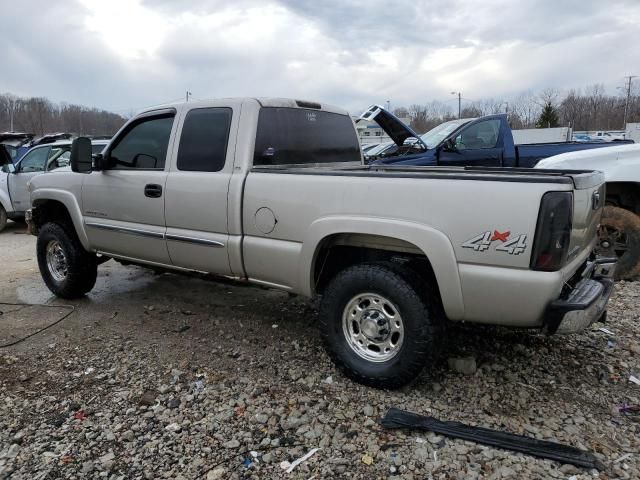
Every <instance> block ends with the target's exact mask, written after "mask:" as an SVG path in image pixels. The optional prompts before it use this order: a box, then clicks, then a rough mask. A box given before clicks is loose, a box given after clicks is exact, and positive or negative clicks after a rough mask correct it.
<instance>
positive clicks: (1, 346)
mask: <svg viewBox="0 0 640 480" xmlns="http://www.w3.org/2000/svg"><path fill="white" fill-rule="evenodd" d="M0 305H7V306H13V307H23V308H24V307H47V308H67V309H69V312H67V313H66V314H65V315H63V316H62V317H61V318H59V319H58V320H56V321H55V322H53V323H50V324H49V325H47V326H45V327H43V328H41V329H40V330H36V331H35V332H33V333H30V334H29V335H27V336H25V337H22V338H19V339H18V340H14V341H13V342H9V343H5V344H4V345H0V348H8V347H12V346H14V345H17V344H18V343H20V342H24V341H25V340H27V339H29V338H31V337H34V336H36V335H38V334H39V333H42V332H44V331H45V330H47V329H49V328H51V327H54V326H56V325H58V324H59V323H60V322H62V321H63V320H66V319H67V318H68V317H69V316H71V314H72V313H73V312H75V311H76V307H74V306H73V305H47V304H44V303H11V302H0ZM3 314H4V312H3V311H2V310H0V315H3Z"/></svg>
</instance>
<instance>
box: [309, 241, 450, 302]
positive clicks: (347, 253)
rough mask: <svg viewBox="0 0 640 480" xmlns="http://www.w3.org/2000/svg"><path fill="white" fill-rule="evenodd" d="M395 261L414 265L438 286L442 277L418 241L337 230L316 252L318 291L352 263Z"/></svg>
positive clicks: (315, 271) (425, 277)
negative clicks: (340, 232)
mask: <svg viewBox="0 0 640 480" xmlns="http://www.w3.org/2000/svg"><path fill="white" fill-rule="evenodd" d="M389 261H390V262H393V263H396V264H398V265H400V266H405V267H408V268H411V269H412V270H413V271H414V272H415V273H416V274H418V275H419V276H420V277H421V278H422V280H424V281H425V282H426V283H428V284H429V285H432V286H433V287H435V289H436V291H435V292H434V293H435V294H436V295H437V298H441V297H440V290H439V288H438V281H437V279H436V276H435V273H434V272H433V267H432V266H431V262H430V261H429V259H428V258H427V256H426V255H425V254H424V252H423V251H422V250H420V249H419V248H418V247H416V246H415V245H413V244H411V243H409V242H406V241H404V240H399V239H395V238H392V237H384V236H379V235H362V234H337V235H331V236H329V237H327V238H325V239H324V241H323V242H322V244H321V245H320V247H319V248H318V251H317V252H316V257H315V262H314V268H313V285H314V286H315V293H318V294H322V292H323V291H324V289H325V288H326V286H327V284H328V283H329V281H330V280H331V279H332V278H333V277H335V275H336V274H338V273H339V272H341V271H342V270H344V269H345V268H348V267H350V266H352V265H357V264H360V263H367V262H389Z"/></svg>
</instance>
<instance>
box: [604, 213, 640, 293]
mask: <svg viewBox="0 0 640 480" xmlns="http://www.w3.org/2000/svg"><path fill="white" fill-rule="evenodd" d="M596 252H597V253H598V254H599V255H604V256H608V257H617V258H618V263H617V264H616V273H615V279H616V280H621V279H628V278H631V277H633V276H635V275H638V274H640V217H639V216H638V215H636V214H635V213H633V212H631V211H629V210H625V209H623V208H619V207H613V206H607V207H605V208H604V211H603V213H602V219H601V220H600V229H599V230H598V246H597V247H596Z"/></svg>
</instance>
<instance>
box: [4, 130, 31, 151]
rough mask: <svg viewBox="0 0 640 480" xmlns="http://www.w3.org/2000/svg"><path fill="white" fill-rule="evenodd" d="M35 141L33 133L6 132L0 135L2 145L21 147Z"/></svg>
mask: <svg viewBox="0 0 640 480" xmlns="http://www.w3.org/2000/svg"><path fill="white" fill-rule="evenodd" d="M32 139H33V134H32V133H17V132H4V133H0V143H4V144H5V145H11V146H13V147H20V146H21V145H24V144H25V143H28V142H30V141H31V140H32Z"/></svg>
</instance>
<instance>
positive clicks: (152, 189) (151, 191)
mask: <svg viewBox="0 0 640 480" xmlns="http://www.w3.org/2000/svg"><path fill="white" fill-rule="evenodd" d="M144 196H145V197H149V198H160V197H161V196H162V185H157V184H155V183H150V184H148V185H145V186H144Z"/></svg>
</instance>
